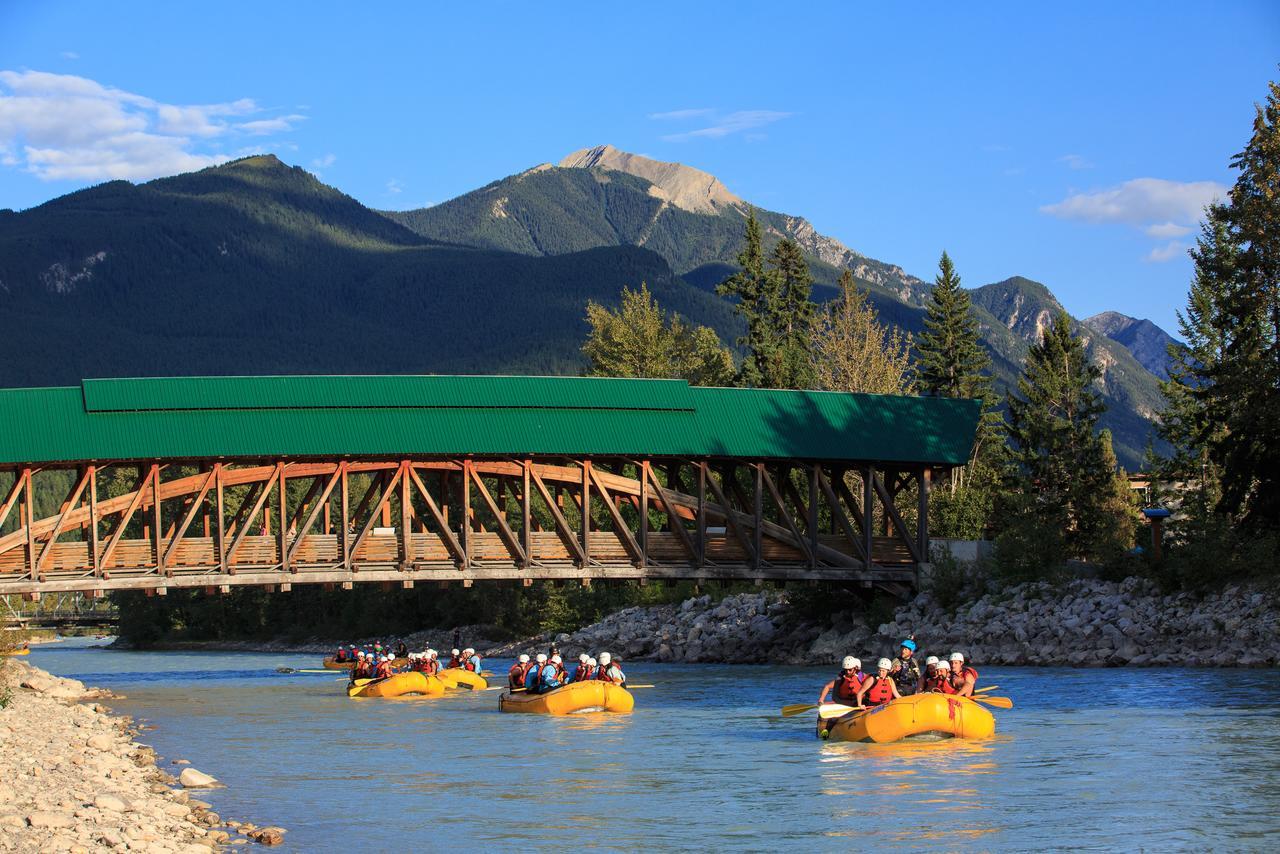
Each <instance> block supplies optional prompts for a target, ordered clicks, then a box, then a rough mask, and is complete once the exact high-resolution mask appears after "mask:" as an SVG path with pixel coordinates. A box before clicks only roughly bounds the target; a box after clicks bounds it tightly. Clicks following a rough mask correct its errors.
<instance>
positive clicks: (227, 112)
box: [0, 71, 301, 182]
mask: <svg viewBox="0 0 1280 854" xmlns="http://www.w3.org/2000/svg"><path fill="white" fill-rule="evenodd" d="M260 113H262V110H261V109H260V108H259V107H258V105H257V104H256V103H255V102H254V101H253V100H252V99H249V98H241V99H239V100H235V101H229V102H225V103H218V104H187V105H178V104H165V103H161V102H159V101H156V100H154V99H152V98H148V97H146V96H144V95H138V94H135V93H133V92H126V91H124V90H122V89H117V88H114V87H111V86H104V85H102V84H101V83H98V82H97V81H95V80H90V79H89V78H87V77H79V76H77V75H73V74H52V73H49V72H44V71H0V165H4V166H10V167H18V168H21V169H24V170H25V171H27V172H30V173H31V174H33V175H35V176H36V177H38V178H40V179H42V180H47V181H52V180H71V181H83V182H90V181H100V180H104V179H119V178H123V179H129V180H143V179H148V178H155V177H159V176H161V175H172V174H174V173H176V172H187V171H191V170H193V169H201V168H204V167H206V166H211V165H214V164H217V163H222V162H224V161H226V160H228V159H230V158H229V156H228V155H227V154H225V153H224V151H222V150H220V149H219V148H218V145H219V144H220V143H221V142H223V141H228V140H231V139H234V138H236V137H242V136H245V135H246V134H250V135H257V134H260V133H268V132H272V131H269V130H267V129H266V128H264V127H261V126H259V127H250V128H248V129H245V128H243V127H240V126H237V125H236V124H235V123H233V122H232V121H230V120H231V119H233V118H235V117H249V116H253V115H256V114H260ZM300 118H301V117H300V116H285V117H283V118H277V119H261V120H256V121H248V122H242V123H240V124H241V125H260V123H263V122H265V123H280V122H283V123H284V125H285V126H286V127H285V129H288V128H290V127H292V123H293V122H295V121H297V120H299V119H300ZM259 150H260V149H259Z"/></svg>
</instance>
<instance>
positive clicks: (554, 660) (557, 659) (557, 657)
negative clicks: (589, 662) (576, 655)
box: [551, 655, 564, 664]
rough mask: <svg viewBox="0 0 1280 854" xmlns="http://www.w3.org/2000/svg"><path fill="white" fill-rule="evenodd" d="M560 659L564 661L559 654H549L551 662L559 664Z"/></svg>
mask: <svg viewBox="0 0 1280 854" xmlns="http://www.w3.org/2000/svg"><path fill="white" fill-rule="evenodd" d="M562 661H564V659H562V658H561V657H560V656H559V655H553V656H551V663H552V664H559V663H560V662H562Z"/></svg>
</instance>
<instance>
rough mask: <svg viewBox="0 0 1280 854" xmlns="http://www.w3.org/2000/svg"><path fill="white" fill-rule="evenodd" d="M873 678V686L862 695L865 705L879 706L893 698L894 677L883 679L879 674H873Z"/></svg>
mask: <svg viewBox="0 0 1280 854" xmlns="http://www.w3.org/2000/svg"><path fill="white" fill-rule="evenodd" d="M871 680H872V681H871V687H870V688H868V689H867V693H865V694H863V695H862V700H863V705H868V704H869V705H872V706H879V705H882V704H884V703H887V702H889V701H890V700H892V699H893V679H892V677H889V676H886V677H885V678H884V679H881V678H880V677H879V676H872V677H871Z"/></svg>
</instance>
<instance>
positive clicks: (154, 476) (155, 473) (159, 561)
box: [151, 465, 164, 573]
mask: <svg viewBox="0 0 1280 854" xmlns="http://www.w3.org/2000/svg"><path fill="white" fill-rule="evenodd" d="M151 515H152V517H153V518H154V520H155V524H154V525H153V526H152V529H151V545H152V550H153V553H154V554H155V557H156V572H159V573H163V572H164V554H163V553H162V552H161V550H160V537H161V531H160V466H158V465H153V466H152V467H151Z"/></svg>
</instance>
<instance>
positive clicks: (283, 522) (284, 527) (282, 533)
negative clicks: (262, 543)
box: [273, 467, 289, 563]
mask: <svg viewBox="0 0 1280 854" xmlns="http://www.w3.org/2000/svg"><path fill="white" fill-rule="evenodd" d="M288 477H289V473H288V469H287V468H286V467H282V468H281V469H280V479H279V480H277V481H276V492H277V493H278V494H279V502H278V503H279V505H280V530H279V531H277V532H276V539H277V543H276V547H277V549H278V550H279V555H280V561H281V563H283V562H284V555H285V552H287V551H288V550H289V492H288V490H287V489H286V481H287V480H288ZM273 562H274V561H273Z"/></svg>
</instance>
